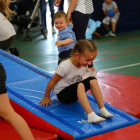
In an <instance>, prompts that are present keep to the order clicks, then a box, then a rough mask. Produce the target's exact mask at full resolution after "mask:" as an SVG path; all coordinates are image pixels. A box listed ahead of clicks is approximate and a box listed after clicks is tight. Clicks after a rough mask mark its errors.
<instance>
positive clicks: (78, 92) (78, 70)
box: [39, 39, 113, 123]
mask: <svg viewBox="0 0 140 140" xmlns="http://www.w3.org/2000/svg"><path fill="white" fill-rule="evenodd" d="M96 56H97V47H96V45H95V43H94V42H93V41H92V40H86V39H84V40H80V41H78V42H77V43H76V44H75V46H74V48H73V53H72V55H71V57H70V58H69V59H67V60H65V61H63V62H61V63H60V65H58V66H57V67H56V72H55V75H54V76H53V77H52V79H51V80H50V81H49V83H48V85H47V88H46V91H45V94H44V97H43V99H42V100H41V101H40V102H39V103H41V105H42V106H44V105H46V106H48V105H49V104H52V103H51V99H50V92H51V90H52V89H53V94H57V98H58V99H59V100H60V102H62V103H64V104H69V103H72V102H75V101H77V100H79V102H80V104H81V105H82V107H83V108H84V110H85V112H86V113H87V115H88V122H89V123H98V122H101V121H105V120H106V119H105V118H110V117H113V115H112V114H110V113H109V112H108V111H107V110H106V109H105V106H104V102H103V98H102V93H101V90H100V87H99V85H98V82H97V80H96V78H95V76H96V74H95V73H93V72H91V71H90V69H89V68H88V65H90V64H91V63H92V61H93V60H94V59H95V58H96ZM89 89H91V91H92V94H93V96H94V98H95V99H96V101H97V104H98V106H99V108H100V113H101V116H102V117H105V118H102V117H100V116H97V115H96V114H95V113H94V112H93V110H92V108H91V106H90V104H89V101H88V98H87V95H86V91H87V90H89Z"/></svg>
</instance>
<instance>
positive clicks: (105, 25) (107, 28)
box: [103, 23, 110, 32]
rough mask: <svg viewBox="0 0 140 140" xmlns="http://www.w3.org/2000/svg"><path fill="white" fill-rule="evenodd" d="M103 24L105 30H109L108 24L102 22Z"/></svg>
mask: <svg viewBox="0 0 140 140" xmlns="http://www.w3.org/2000/svg"><path fill="white" fill-rule="evenodd" d="M103 25H104V27H105V29H106V30H107V32H109V31H110V29H109V27H108V25H107V24H105V23H103Z"/></svg>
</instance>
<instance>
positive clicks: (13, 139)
mask: <svg viewBox="0 0 140 140" xmlns="http://www.w3.org/2000/svg"><path fill="white" fill-rule="evenodd" d="M21 127H22V126H21ZM30 129H31V132H32V134H33V136H34V138H35V140H57V137H56V135H55V134H50V133H47V132H43V131H39V130H36V129H32V128H30ZM0 140H22V139H21V137H20V136H19V134H18V133H17V132H16V130H15V129H14V128H13V127H12V126H11V125H10V124H9V123H8V122H7V121H5V120H2V119H0Z"/></svg>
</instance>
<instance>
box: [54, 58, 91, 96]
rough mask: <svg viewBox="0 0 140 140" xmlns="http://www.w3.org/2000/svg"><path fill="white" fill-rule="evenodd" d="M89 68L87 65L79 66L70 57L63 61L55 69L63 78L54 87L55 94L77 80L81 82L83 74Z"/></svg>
mask: <svg viewBox="0 0 140 140" xmlns="http://www.w3.org/2000/svg"><path fill="white" fill-rule="evenodd" d="M87 69H88V66H87V67H81V68H77V67H75V66H74V65H73V64H72V63H71V61H70V60H69V59H67V60H65V61H63V62H61V63H60V64H59V65H58V66H57V67H56V69H55V72H56V73H57V74H59V75H60V76H62V77H63V78H62V79H61V80H60V81H58V82H57V83H56V84H55V85H54V87H53V91H52V93H53V94H58V93H59V92H60V91H61V90H63V89H64V88H66V87H68V86H69V85H71V84H74V83H76V82H81V80H82V76H83V74H84V73H85V72H86V70H87Z"/></svg>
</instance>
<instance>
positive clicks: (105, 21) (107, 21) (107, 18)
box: [102, 16, 111, 36]
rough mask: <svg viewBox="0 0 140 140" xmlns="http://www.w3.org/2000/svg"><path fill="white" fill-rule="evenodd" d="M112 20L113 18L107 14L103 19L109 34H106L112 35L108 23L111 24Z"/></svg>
mask: <svg viewBox="0 0 140 140" xmlns="http://www.w3.org/2000/svg"><path fill="white" fill-rule="evenodd" d="M110 20H111V18H110V17H109V16H106V17H105V18H104V19H103V21H102V23H103V26H104V27H105V29H106V31H107V34H105V36H110V34H111V31H110V29H109V27H108V25H109V24H110Z"/></svg>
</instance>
